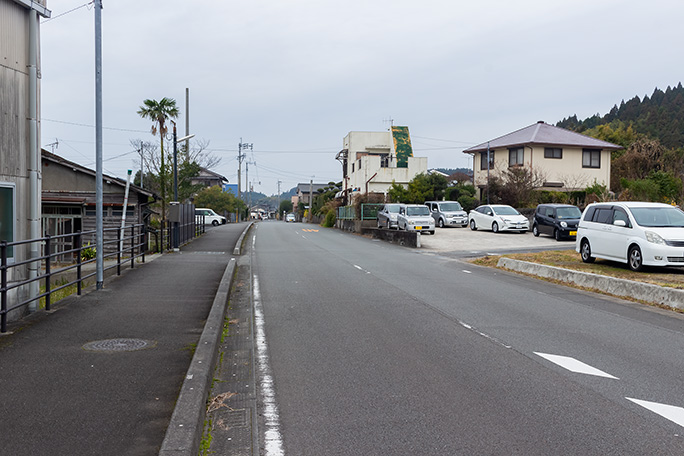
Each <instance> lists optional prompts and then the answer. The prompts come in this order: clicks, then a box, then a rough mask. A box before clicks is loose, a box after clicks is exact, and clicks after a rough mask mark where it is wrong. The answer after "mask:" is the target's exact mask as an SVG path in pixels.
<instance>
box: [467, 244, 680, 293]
mask: <svg viewBox="0 0 684 456" xmlns="http://www.w3.org/2000/svg"><path fill="white" fill-rule="evenodd" d="M502 256H505V257H506V258H512V259H515V260H521V261H529V262H531V263H538V264H543V265H547V266H555V267H559V268H564V269H572V270H573V271H581V272H588V273H592V274H600V275H604V276H608V277H616V278H620V279H627V280H633V281H635V282H644V283H651V284H654V285H658V286H661V287H670V288H679V289H684V268H648V267H647V268H645V270H644V271H643V272H634V271H631V270H630V269H629V268H628V267H627V265H626V264H622V263H616V262H613V261H607V260H599V259H597V260H596V262H594V263H583V262H582V259H581V258H580V255H579V253H577V252H575V251H574V250H547V251H544V252H532V253H513V254H506V255H502ZM499 258H500V256H493V255H490V256H486V257H482V258H477V259H475V260H473V261H472V262H473V263H474V264H478V265H480V266H487V267H496V264H497V262H498V261H499Z"/></svg>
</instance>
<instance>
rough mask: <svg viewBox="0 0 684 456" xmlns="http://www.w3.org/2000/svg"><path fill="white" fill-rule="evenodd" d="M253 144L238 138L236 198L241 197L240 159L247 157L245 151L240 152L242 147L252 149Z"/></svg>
mask: <svg viewBox="0 0 684 456" xmlns="http://www.w3.org/2000/svg"><path fill="white" fill-rule="evenodd" d="M253 146H254V144H252V143H243V142H242V138H240V143H239V144H238V195H237V196H238V200H240V199H242V179H241V176H240V175H241V173H242V160H244V159H245V157H247V153H246V152H245V153H244V154H243V153H242V150H243V149H245V150H246V149H250V150H253V149H252V148H253ZM239 221H240V217H239V216H238V222H239Z"/></svg>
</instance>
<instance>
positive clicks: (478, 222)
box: [468, 204, 530, 233]
mask: <svg viewBox="0 0 684 456" xmlns="http://www.w3.org/2000/svg"><path fill="white" fill-rule="evenodd" d="M468 224H469V225H470V229H471V230H473V231H475V230H477V229H483V230H492V231H493V232H495V233H498V232H499V231H519V232H521V233H525V232H527V230H529V229H530V221H529V220H527V217H525V216H524V215H522V214H521V213H520V212H518V211H517V210H516V209H515V208H513V207H511V206H508V205H506V204H484V205H482V206H478V207H477V208H475V209H473V210H472V211H470V212H469V213H468Z"/></svg>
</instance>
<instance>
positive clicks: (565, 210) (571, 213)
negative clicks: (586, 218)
mask: <svg viewBox="0 0 684 456" xmlns="http://www.w3.org/2000/svg"><path fill="white" fill-rule="evenodd" d="M556 213H557V214H558V219H559V220H562V219H578V218H580V217H581V216H582V211H580V210H579V208H578V207H559V208H558V209H556Z"/></svg>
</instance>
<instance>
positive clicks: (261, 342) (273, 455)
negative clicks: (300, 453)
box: [254, 274, 285, 456]
mask: <svg viewBox="0 0 684 456" xmlns="http://www.w3.org/2000/svg"><path fill="white" fill-rule="evenodd" d="M254 323H255V326H256V334H255V336H256V351H257V367H258V369H259V378H260V380H261V381H260V383H259V389H260V390H261V396H262V397H263V403H264V426H265V430H264V450H265V451H264V454H265V456H283V455H284V454H285V450H284V449H283V438H282V436H281V433H280V415H279V413H278V404H277V403H276V398H275V388H274V384H273V375H272V374H271V365H270V361H269V358H268V344H267V343H266V333H265V331H264V312H263V309H262V307H261V293H260V291H259V278H258V277H257V275H256V274H255V275H254Z"/></svg>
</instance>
